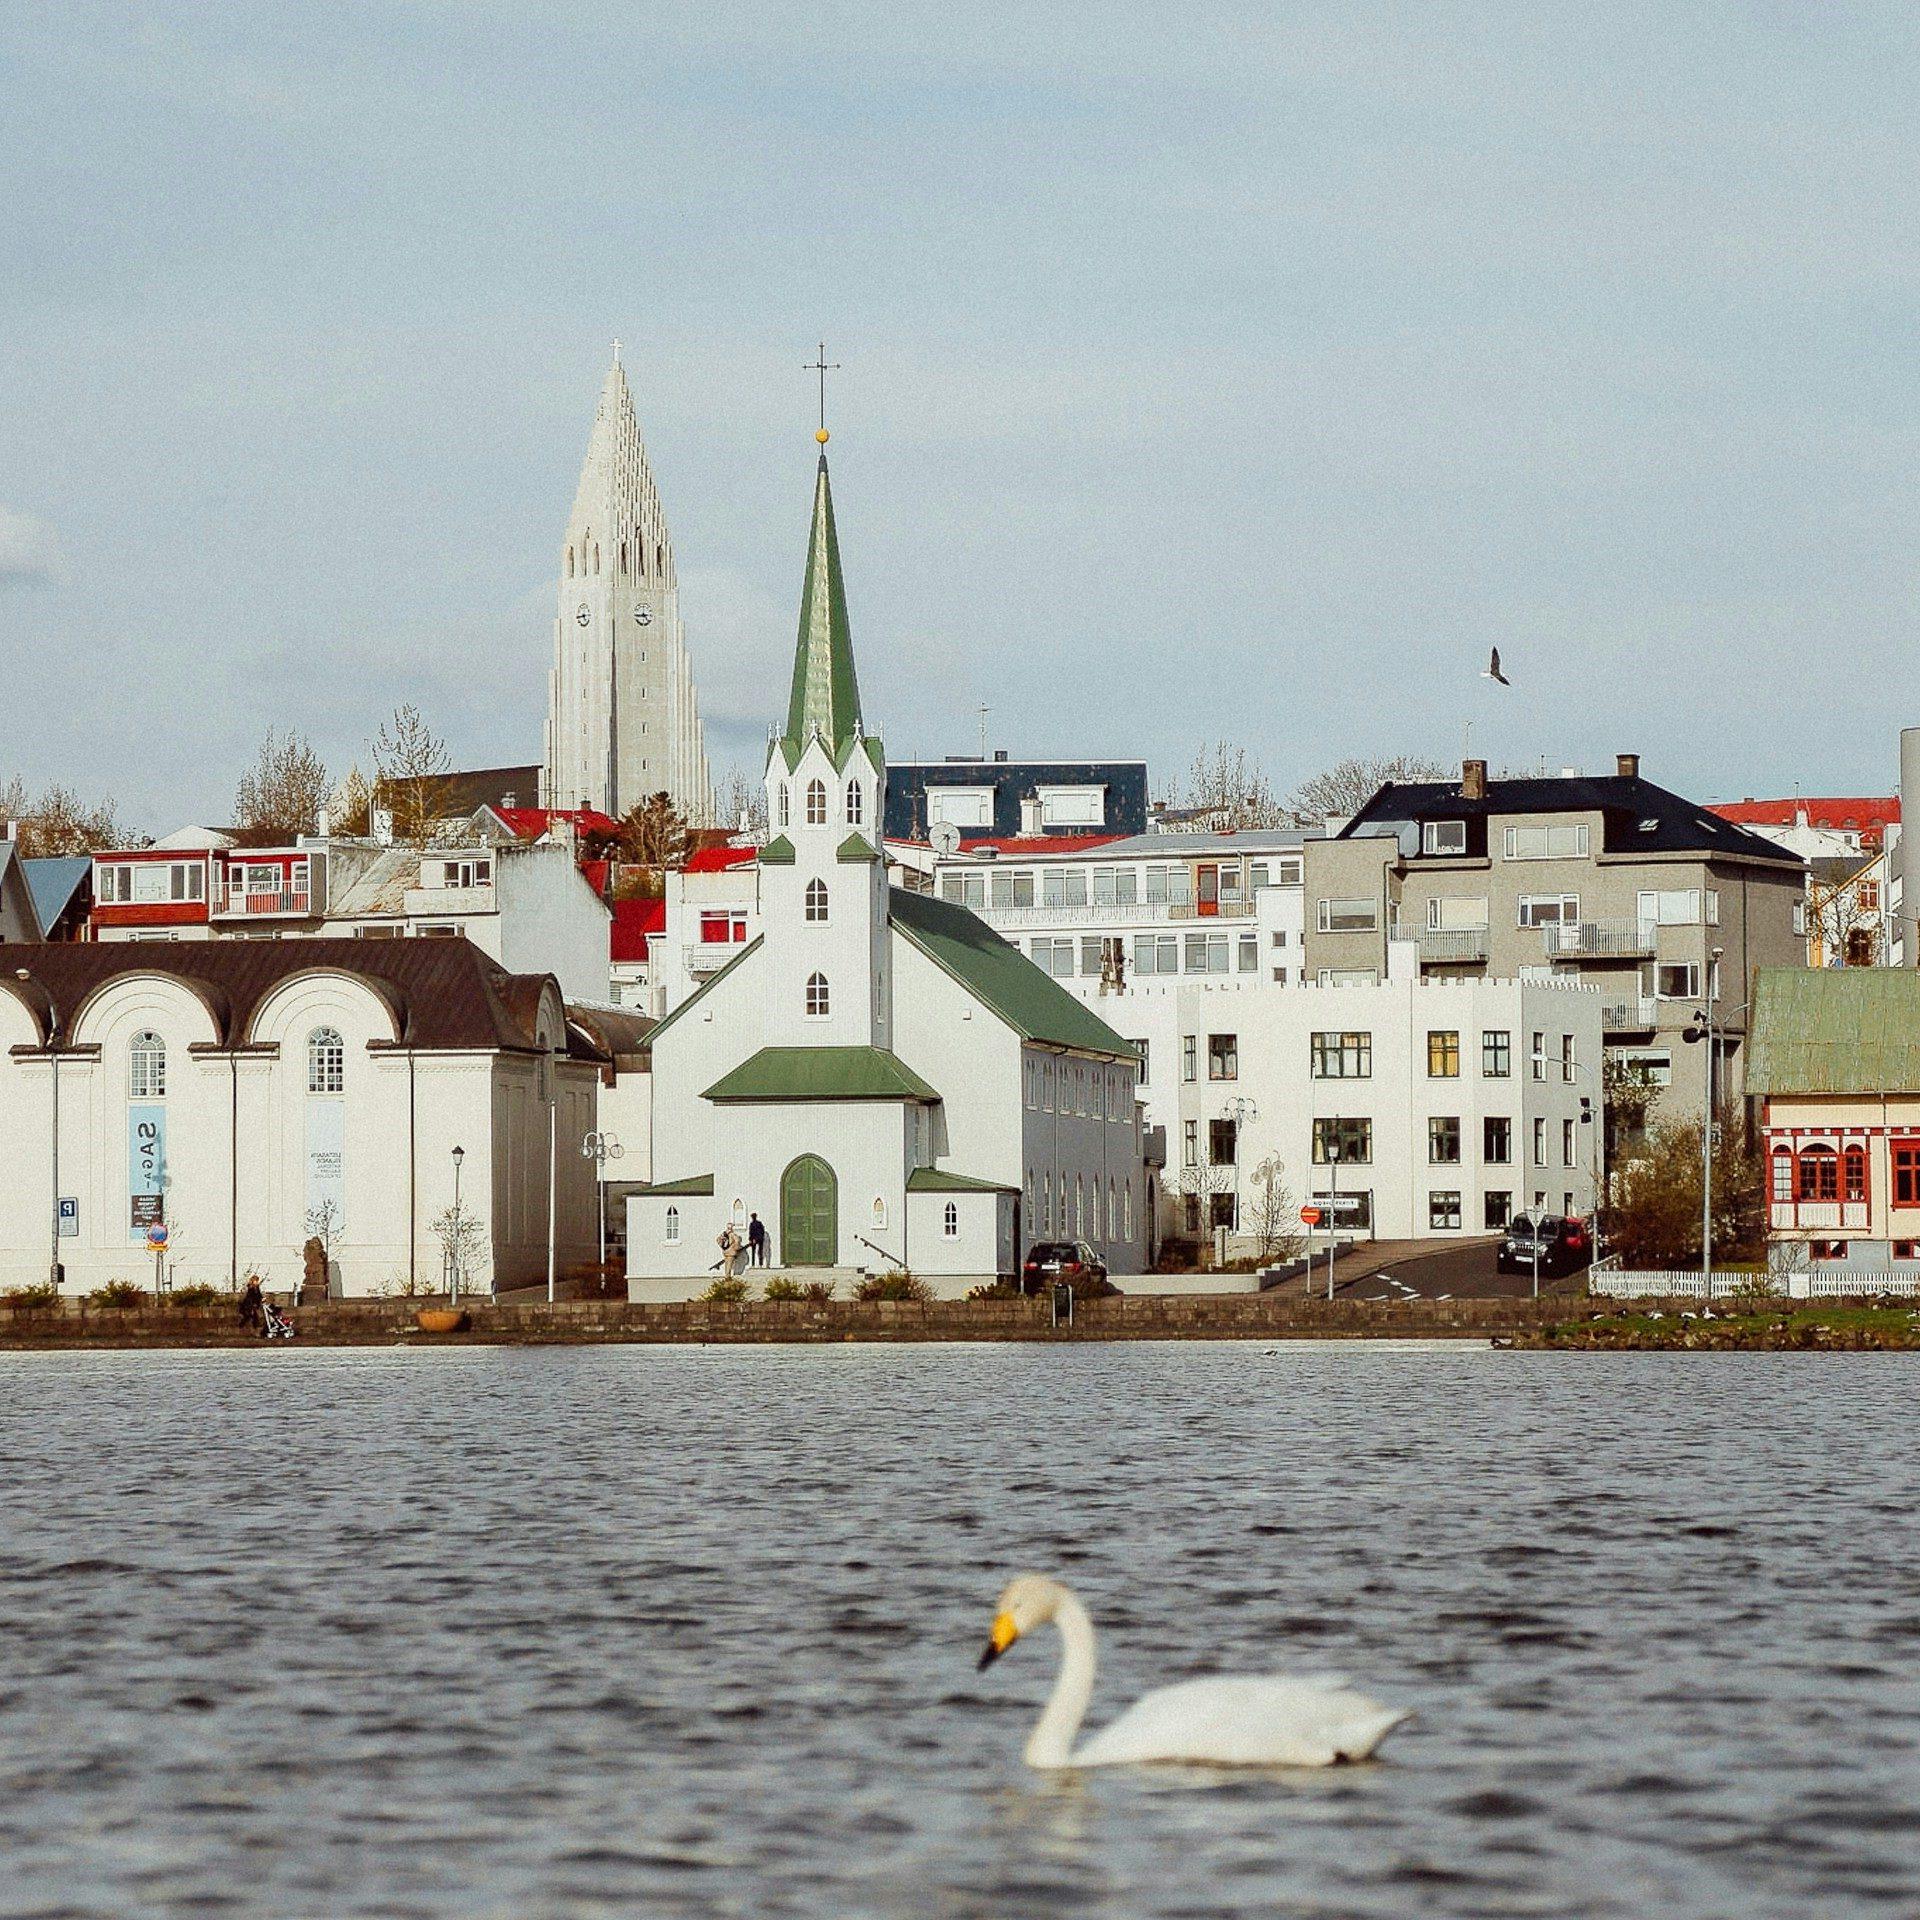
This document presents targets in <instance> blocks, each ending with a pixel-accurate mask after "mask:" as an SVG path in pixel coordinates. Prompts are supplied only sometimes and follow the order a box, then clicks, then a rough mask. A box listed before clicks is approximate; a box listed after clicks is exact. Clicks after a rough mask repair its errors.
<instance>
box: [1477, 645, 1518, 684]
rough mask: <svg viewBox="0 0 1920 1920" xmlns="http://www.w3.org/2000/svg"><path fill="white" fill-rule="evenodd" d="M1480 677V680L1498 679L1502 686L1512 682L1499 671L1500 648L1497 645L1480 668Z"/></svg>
mask: <svg viewBox="0 0 1920 1920" xmlns="http://www.w3.org/2000/svg"><path fill="white" fill-rule="evenodd" d="M1480 678H1481V679H1482V680H1498V681H1499V682H1500V684H1501V685H1502V686H1503V687H1510V686H1512V685H1513V682H1512V681H1511V680H1509V679H1508V678H1507V676H1506V675H1505V674H1504V673H1502V672H1501V671H1500V649H1499V648H1498V647H1495V648H1494V649H1493V651H1492V653H1491V654H1489V655H1488V657H1487V664H1486V665H1485V666H1484V667H1482V668H1481V669H1480Z"/></svg>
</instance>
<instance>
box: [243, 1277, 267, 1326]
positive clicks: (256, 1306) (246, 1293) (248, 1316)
mask: <svg viewBox="0 0 1920 1920" xmlns="http://www.w3.org/2000/svg"><path fill="white" fill-rule="evenodd" d="M240 1324H241V1325H242V1326H243V1327H251V1328H252V1329H253V1330H254V1332H255V1333H265V1332H266V1330H267V1315H266V1296H265V1295H264V1294H263V1293H262V1292H261V1291H260V1276H259V1275H258V1274H257V1273H250V1274H248V1275H247V1284H246V1285H245V1286H244V1287H242V1288H241V1290H240Z"/></svg>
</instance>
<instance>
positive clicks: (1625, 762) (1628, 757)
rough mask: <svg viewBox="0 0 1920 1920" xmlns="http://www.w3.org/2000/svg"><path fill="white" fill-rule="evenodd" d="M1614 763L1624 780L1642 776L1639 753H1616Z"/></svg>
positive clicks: (1636, 778)
mask: <svg viewBox="0 0 1920 1920" xmlns="http://www.w3.org/2000/svg"><path fill="white" fill-rule="evenodd" d="M1613 764H1614V766H1615V768H1616V769H1617V770H1618V772H1619V775H1620V778H1621V779H1622V780H1638V779H1639V778H1640V756H1639V755H1638V754H1637V753H1616V754H1615V755H1614V756H1613Z"/></svg>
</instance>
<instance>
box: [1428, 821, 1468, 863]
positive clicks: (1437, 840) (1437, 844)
mask: <svg viewBox="0 0 1920 1920" xmlns="http://www.w3.org/2000/svg"><path fill="white" fill-rule="evenodd" d="M1466 850H1467V823H1466V822H1465V821H1464V820H1423V821H1422V822H1421V823H1420V851H1421V852H1422V853H1429V854H1436V855H1440V856H1443V857H1444V856H1447V855H1458V854H1464V853H1465V852H1466Z"/></svg>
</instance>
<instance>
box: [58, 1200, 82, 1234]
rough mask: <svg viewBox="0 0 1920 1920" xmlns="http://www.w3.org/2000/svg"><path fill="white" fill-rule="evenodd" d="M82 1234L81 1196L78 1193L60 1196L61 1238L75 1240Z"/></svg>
mask: <svg viewBox="0 0 1920 1920" xmlns="http://www.w3.org/2000/svg"><path fill="white" fill-rule="evenodd" d="M79 1234H80V1196H79V1195H78V1194H77V1193H63V1194H62V1195H61V1196H60V1238H61V1239H62V1240H74V1239H77V1238H78V1237H79Z"/></svg>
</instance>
